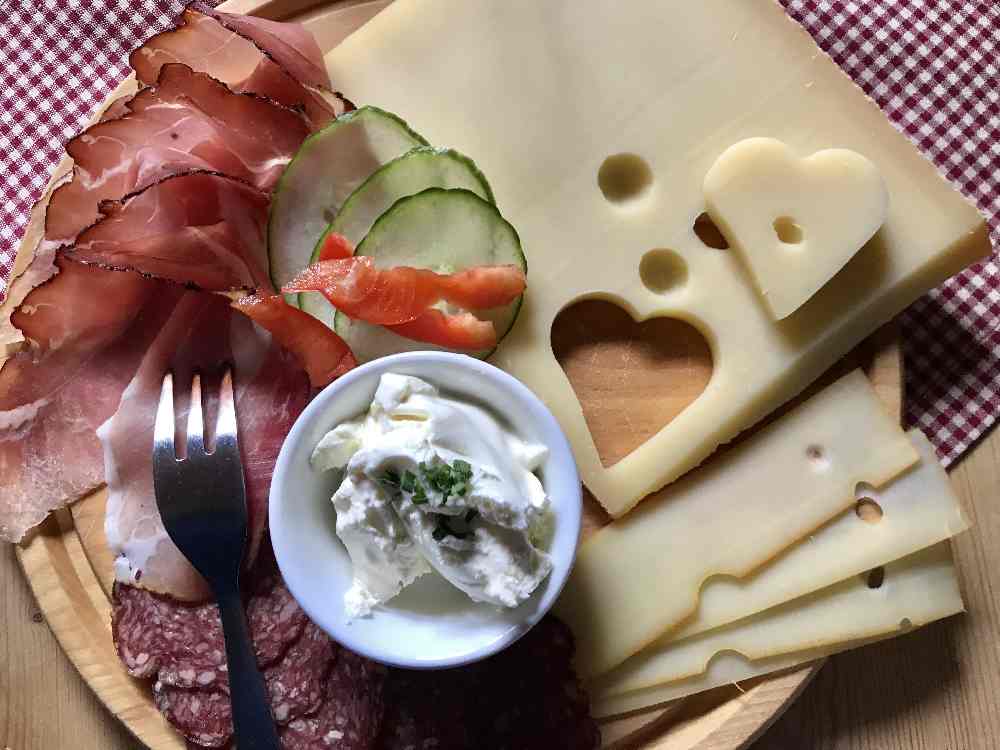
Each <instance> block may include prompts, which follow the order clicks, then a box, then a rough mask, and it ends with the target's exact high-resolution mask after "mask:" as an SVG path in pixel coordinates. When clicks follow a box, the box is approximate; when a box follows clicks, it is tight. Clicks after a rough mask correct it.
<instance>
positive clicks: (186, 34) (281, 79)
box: [129, 3, 352, 129]
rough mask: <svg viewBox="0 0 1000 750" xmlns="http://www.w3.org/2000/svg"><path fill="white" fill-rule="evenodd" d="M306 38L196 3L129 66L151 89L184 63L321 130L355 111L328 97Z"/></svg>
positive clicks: (291, 28)
mask: <svg viewBox="0 0 1000 750" xmlns="http://www.w3.org/2000/svg"><path fill="white" fill-rule="evenodd" d="M307 36H309V34H308V32H306V31H305V29H302V28H301V27H300V26H297V25H296V24H276V23H271V22H266V21H261V20H260V19H245V18H242V17H239V16H231V15H229V14H225V13H219V12H217V11H215V10H214V9H212V8H211V7H209V6H206V5H204V4H201V3H195V4H193V5H191V6H189V7H188V8H186V9H185V10H184V13H183V16H182V18H181V21H180V24H179V25H178V26H177V28H175V29H172V30H170V31H166V32H164V33H162V34H157V35H156V36H154V37H153V38H151V39H150V40H148V41H147V42H146V43H145V44H143V45H142V46H141V47H139V48H138V49H137V50H135V51H134V52H133V53H132V55H131V57H130V58H129V62H130V64H131V65H132V68H133V69H134V70H135V72H136V76H137V78H138V79H139V81H140V82H142V83H145V84H147V85H152V84H153V83H154V82H155V81H156V79H157V77H158V76H159V73H160V68H161V67H163V66H164V65H166V64H169V63H184V64H185V65H188V66H189V67H191V68H193V69H194V70H197V71H199V72H203V73H208V74H209V75H210V76H212V77H213V78H217V79H218V80H220V81H222V82H224V83H225V84H227V85H228V86H229V87H230V88H231V89H232V90H233V91H242V92H250V93H255V94H260V95H261V96H266V97H267V98H269V99H273V100H274V101H276V102H279V103H281V104H284V105H286V106H290V107H301V108H303V110H304V111H305V113H306V116H307V117H308V119H309V122H310V124H311V125H312V127H313V128H314V129H318V128H320V127H322V126H323V125H325V124H327V123H328V122H330V120H332V119H333V118H335V117H337V116H338V115H340V114H342V113H343V112H345V111H347V110H348V109H350V108H352V106H351V105H350V104H349V103H348V102H346V101H345V100H344V99H343V98H342V97H340V96H339V95H335V94H331V93H330V92H329V88H330V81H329V78H328V77H327V75H326V71H325V69H324V68H323V66H322V62H321V60H320V59H319V58H318V56H317V55H316V53H317V52H318V49H315V47H316V42H315V40H312V39H311V37H310V41H309V42H308V43H304V41H303V40H304V39H305V38H306V37H307ZM297 46H302V48H301V49H297ZM297 76H302V78H298V77H297Z"/></svg>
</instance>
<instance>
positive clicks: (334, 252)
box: [319, 232, 354, 260]
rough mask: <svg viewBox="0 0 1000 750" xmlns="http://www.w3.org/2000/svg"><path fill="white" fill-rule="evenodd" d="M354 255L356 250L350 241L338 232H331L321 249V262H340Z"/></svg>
mask: <svg viewBox="0 0 1000 750" xmlns="http://www.w3.org/2000/svg"><path fill="white" fill-rule="evenodd" d="M353 255H354V248H353V247H352V246H351V243H350V242H349V241H348V239H347V238H346V237H345V236H344V235H342V234H337V233H336V232H330V233H329V234H328V235H327V236H326V239H324V240H323V245H322V246H321V247H320V249H319V259H320V260H339V259H341V258H350V257H351V256H353Z"/></svg>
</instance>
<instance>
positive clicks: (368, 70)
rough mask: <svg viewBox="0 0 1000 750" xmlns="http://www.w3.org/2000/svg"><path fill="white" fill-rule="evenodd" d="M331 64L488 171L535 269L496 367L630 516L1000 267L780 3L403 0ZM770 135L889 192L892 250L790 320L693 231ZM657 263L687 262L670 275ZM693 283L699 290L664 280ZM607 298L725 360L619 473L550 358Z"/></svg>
mask: <svg viewBox="0 0 1000 750" xmlns="http://www.w3.org/2000/svg"><path fill="white" fill-rule="evenodd" d="M326 62H327V65H328V67H329V69H330V74H331V76H332V80H333V81H334V82H335V83H336V85H337V87H338V88H339V89H340V90H342V91H344V92H345V93H346V94H347V95H348V96H349V97H350V98H351V99H352V100H353V101H355V102H357V103H358V104H376V105H378V106H381V107H384V108H386V109H389V110H392V111H394V112H397V113H399V114H400V115H401V116H402V117H403V118H405V119H406V120H407V121H408V122H409V124H410V125H411V126H412V127H413V128H414V129H416V130H417V132H419V133H421V134H422V135H424V136H425V137H426V138H427V139H428V140H430V142H431V143H437V144H447V145H448V146H450V147H454V148H457V149H459V150H461V151H462V152H464V153H466V154H469V155H470V156H472V157H473V158H474V159H476V161H477V163H478V164H479V166H480V167H481V168H482V170H483V172H484V173H485V174H486V175H487V176H488V178H489V180H490V182H491V184H492V186H493V188H494V192H495V194H496V198H497V205H498V206H499V207H500V209H501V210H502V211H503V213H504V215H505V216H506V217H507V219H509V220H510V221H511V223H512V224H513V225H514V226H515V227H517V230H518V232H519V234H520V236H521V240H522V242H523V245H524V249H525V253H526V254H527V256H528V262H529V266H530V271H529V274H528V285H529V291H528V293H527V295H525V303H524V307H523V309H522V312H521V316H520V319H519V320H518V322H517V325H515V326H514V329H513V331H512V332H511V333H510V334H509V335H508V336H507V338H506V339H505V340H504V342H503V344H502V346H501V347H500V349H499V351H498V352H497V353H496V354H495V355H494V358H493V360H492V361H493V362H495V363H496V364H497V365H499V366H500V367H502V368H504V369H506V370H507V371H508V372H510V373H512V374H513V375H515V376H517V377H518V378H520V379H521V380H523V381H524V382H525V383H527V384H528V386H529V387H530V388H531V389H532V390H533V391H535V393H537V394H538V395H539V396H540V397H541V398H542V399H543V400H544V401H545V402H546V403H547V404H548V406H549V407H550V408H551V409H552V411H553V412H554V413H555V415H556V417H557V418H558V419H559V421H560V423H561V425H562V427H563V429H564V430H565V431H566V433H567V435H568V437H569V440H570V442H571V443H572V445H573V450H574V454H575V457H576V460H577V463H578V464H579V466H580V473H581V476H582V478H583V480H584V482H585V483H586V484H587V486H588V488H589V489H590V490H591V491H592V492H593V494H594V495H595V496H596V497H597V498H598V499H599V500H600V501H601V503H602V504H603V505H604V506H605V508H607V509H608V511H609V512H610V513H611V514H612V515H614V516H620V515H622V514H623V513H625V512H626V511H628V510H629V508H631V507H632V506H633V505H635V503H637V502H638V501H639V500H640V499H641V498H642V497H643V496H645V495H646V494H648V493H650V492H652V491H654V490H657V489H659V488H660V487H662V486H663V485H664V484H665V483H667V482H669V481H671V480H673V479H676V478H677V477H679V476H680V475H681V474H683V473H684V472H685V471H687V470H688V469H691V468H693V467H694V466H696V465H697V464H698V463H700V462H701V461H702V460H703V459H705V458H706V457H707V456H708V455H709V454H711V453H712V451H714V450H715V448H716V447H717V446H718V445H719V444H720V443H723V442H726V441H728V440H730V439H731V438H732V437H733V436H735V435H736V434H737V433H739V432H740V431H742V430H743V429H745V428H747V427H749V426H750V425H752V424H754V423H755V422H757V421H758V420H760V419H761V418H762V417H764V416H765V415H767V414H768V413H770V412H771V411H773V410H774V409H775V408H777V407H778V406H780V405H781V404H782V403H784V402H785V401H787V400H788V399H789V398H791V397H792V396H794V395H795V394H796V393H798V392H799V391H801V390H802V389H803V388H804V387H805V386H806V385H808V384H809V383H810V382H811V381H812V380H814V379H815V378H816V377H817V376H818V375H819V374H820V373H822V372H823V371H824V370H826V369H827V368H828V367H829V366H830V365H831V364H833V363H834V362H835V361H836V360H838V359H839V358H840V357H841V356H843V355H844V354H845V353H846V352H848V351H849V350H850V349H851V348H852V347H853V346H854V345H855V344H857V343H858V342H859V341H861V339H863V338H864V337H865V336H866V335H868V334H869V333H871V332H872V331H874V330H875V329H876V328H878V327H879V326H880V325H882V324H883V323H884V322H886V321H887V320H889V319H890V318H891V317H893V316H894V315H895V314H896V313H898V312H899V311H901V310H902V309H903V308H905V307H906V306H907V305H908V304H909V303H910V302H912V301H913V300H914V299H916V298H917V297H918V296H919V295H920V294H921V293H922V292H924V291H925V290H927V289H929V288H931V287H933V286H935V285H937V284H938V283H940V282H941V281H942V280H944V279H945V278H947V277H948V276H951V275H952V274H954V273H955V272H956V271H958V270H959V269H960V268H962V267H964V266H966V265H968V264H969V263H971V262H973V261H975V260H978V259H980V258H982V257H984V256H985V255H986V254H987V253H988V252H989V243H988V239H987V233H986V227H985V223H984V222H983V220H982V218H981V217H980V216H979V215H978V214H977V213H976V211H975V210H974V209H973V208H972V206H970V205H969V204H968V203H966V202H965V201H964V200H963V199H962V197H961V196H960V195H958V194H957V193H956V192H954V191H953V190H952V189H951V188H950V187H949V186H948V185H947V184H946V183H945V182H944V181H943V180H942V179H941V178H940V177H939V176H938V175H937V173H936V172H935V171H934V168H933V167H932V165H930V164H929V163H928V162H926V161H925V160H924V159H923V158H922V157H921V156H920V155H919V154H918V153H917V151H916V150H915V149H914V147H913V146H912V145H911V144H910V143H909V142H908V141H906V139H905V138H904V137H903V136H902V135H900V134H899V133H897V132H896V131H895V130H894V129H893V128H892V126H891V125H890V124H889V122H888V121H887V120H886V119H885V117H884V116H883V115H882V113H881V112H879V110H878V108H877V107H876V106H875V105H874V103H872V102H871V101H869V100H868V99H866V98H865V96H864V95H863V94H862V92H861V91H859V90H858V89H857V88H856V87H855V86H854V84H853V83H852V82H851V81H850V80H849V79H848V78H847V77H846V76H845V75H844V74H843V73H842V72H841V71H840V70H839V69H838V68H837V67H836V66H835V65H834V64H833V62H831V61H830V60H829V59H828V58H827V57H825V56H824V55H822V54H821V53H820V51H819V50H818V49H817V48H816V46H815V44H814V43H813V41H812V39H810V37H809V36H808V34H806V32H805V31H803V30H802V29H801V28H799V27H798V26H796V25H795V24H794V22H792V21H791V20H789V19H788V18H787V17H786V16H785V13H784V11H783V10H782V9H781V7H780V6H778V5H777V4H776V3H775V2H774V1H773V0H699V1H698V2H691V1H690V0H633V2H629V3H626V4H623V3H621V2H617V1H616V0H591V1H590V2H588V3H586V6H585V7H581V4H580V3H579V2H570V0H546V1H545V2H537V1H536V0H508V1H507V2H498V1H496V0H398V2H395V3H393V4H392V5H390V6H389V7H388V8H387V9H386V10H384V11H382V12H381V13H379V15H377V16H376V17H375V18H374V19H373V20H372V21H370V22H369V23H368V24H366V25H365V26H363V27H362V28H361V29H360V30H358V31H357V32H355V33H354V34H353V35H351V36H350V37H349V38H348V39H346V40H345V41H344V42H343V43H342V44H341V45H339V46H338V47H336V48H335V49H333V50H332V51H331V52H330V54H329V55H327V58H326ZM751 137H770V138H776V139H778V140H781V141H783V142H784V143H786V144H788V146H789V147H790V148H791V149H792V150H793V151H794V152H795V153H796V154H799V155H808V154H812V153H814V152H816V151H820V150H823V149H828V148H845V149H850V150H852V151H856V152H858V153H860V154H864V155H865V156H866V157H867V158H869V159H871V161H872V162H873V163H874V164H875V166H876V167H877V168H878V170H879V172H880V174H881V175H882V178H883V179H884V180H885V184H886V188H887V190H888V193H889V200H890V206H889V214H888V217H887V218H886V221H885V223H884V224H883V226H882V228H881V230H880V231H879V232H878V233H877V234H876V235H875V237H874V238H873V239H872V241H871V242H869V243H868V244H867V245H866V246H865V247H864V249H863V250H861V252H859V253H858V254H857V255H856V256H855V257H854V259H853V260H852V261H851V262H849V263H848V264H847V266H845V267H844V268H843V269H842V270H841V272H840V273H838V274H837V276H836V277H835V278H834V279H832V280H831V281H830V282H829V283H827V284H826V285H825V286H824V287H823V288H822V289H821V290H820V291H819V292H818V293H817V294H815V295H813V297H812V298H811V299H810V300H809V301H808V302H807V303H806V304H804V305H803V306H802V307H801V308H799V309H798V310H797V311H796V312H795V313H794V314H793V315H790V316H789V317H787V318H785V319H784V320H781V321H775V320H774V319H773V318H772V317H771V314H770V312H769V311H768V310H767V309H766V307H765V306H764V305H763V304H762V302H761V299H760V297H759V295H758V294H757V292H756V290H755V289H754V287H753V284H752V283H750V281H749V279H748V278H747V275H746V273H745V271H744V269H743V267H742V264H741V263H740V261H739V258H737V257H736V256H735V254H733V253H732V252H731V251H725V250H716V249H713V248H709V247H706V246H705V245H704V244H702V242H701V241H700V240H699V239H698V236H697V235H696V234H695V232H694V231H693V225H694V222H695V219H696V218H697V217H698V216H699V215H700V214H701V213H702V212H704V211H705V204H704V196H703V194H702V185H703V182H704V180H705V175H706V174H707V173H708V171H709V169H710V168H711V166H712V164H713V163H715V161H716V159H718V157H719V155H720V154H722V153H723V152H724V151H725V150H726V149H727V148H729V147H730V146H732V145H734V144H736V143H738V142H740V141H742V140H745V139H747V138H751ZM618 154H633V155H634V156H635V157H636V158H635V159H629V158H624V159H619V160H617V161H615V162H614V164H616V165H618V166H620V167H621V168H624V169H626V170H627V169H629V166H628V165H629V164H634V165H635V167H633V169H634V170H635V172H636V173H635V174H634V175H633V176H634V178H635V179H618V180H616V181H615V184H614V185H613V186H611V187H614V188H618V189H609V186H608V185H605V190H606V191H607V192H608V195H609V196H610V199H609V198H606V197H605V195H604V192H603V191H602V190H601V185H600V184H599V180H598V174H599V172H601V167H602V164H603V163H604V162H605V160H606V159H608V158H609V157H611V156H613V155H618ZM642 165H645V167H647V168H648V174H646V173H645V170H643V169H640V167H641V166H642ZM607 171H608V170H606V172H607ZM610 171H611V172H612V173H614V172H615V170H614V169H612V170H610ZM619 176H620V175H619ZM654 249H667V250H672V251H673V253H674V255H671V254H663V253H660V254H659V255H658V256H652V258H653V260H652V265H653V266H654V267H653V268H650V267H649V266H648V265H647V270H648V271H650V276H649V278H653V279H655V280H657V282H658V283H656V284H651V285H650V287H646V286H645V285H644V284H643V281H642V278H641V275H640V273H639V266H640V263H641V262H642V259H643V257H644V256H645V255H646V254H647V253H649V252H650V251H651V250H654ZM657 257H659V258H676V263H674V264H673V265H672V266H671V267H668V268H664V269H662V271H663V273H659V272H657V269H656V268H655V265H656V258H657ZM672 273H675V274H676V275H677V279H678V281H677V283H675V284H663V283H659V282H662V281H663V277H664V276H665V275H669V274H672ZM586 297H601V298H604V299H608V300H610V301H612V302H616V303H618V304H620V305H622V306H623V307H624V309H626V310H627V311H628V312H629V313H630V314H631V315H632V316H633V317H635V318H636V319H637V320H645V319H648V318H652V317H656V316H671V317H675V318H681V319H683V320H685V321H687V322H690V323H691V324H692V325H694V326H695V327H696V328H697V329H698V330H699V331H701V332H702V333H703V334H704V336H705V337H706V339H707V340H708V343H709V345H710V346H711V349H712V354H713V359H714V364H715V368H714V372H713V374H712V379H711V382H710V383H709V384H708V387H707V388H706V389H705V391H704V392H703V393H702V394H701V395H700V396H699V397H698V398H697V399H696V400H695V401H694V402H693V403H692V404H691V405H690V406H688V407H687V408H686V409H685V410H684V412H682V413H681V414H680V415H679V416H678V417H677V418H676V419H674V420H673V421H671V422H670V423H669V424H668V425H667V426H666V427H664V428H663V429H661V430H660V431H659V432H658V433H657V434H655V435H654V436H653V437H651V438H650V439H649V440H647V441H646V442H645V443H644V444H643V445H641V446H640V447H639V448H637V449H636V450H635V451H633V452H632V453H631V454H629V455H628V456H626V457H625V458H623V459H622V460H621V461H619V462H618V463H616V464H615V465H614V466H611V467H610V468H604V467H603V466H602V465H601V461H600V459H599V457H598V453H597V449H596V447H595V445H594V441H593V439H592V437H591V435H590V432H589V431H588V429H587V424H586V421H585V420H584V417H583V412H582V410H581V408H580V403H579V401H578V399H577V398H576V396H575V394H574V393H573V388H572V386H571V385H570V382H569V380H568V378H567V377H566V375H565V374H564V373H563V371H562V369H561V368H560V367H559V364H558V363H557V362H556V360H555V357H554V356H553V354H552V351H551V347H550V346H549V333H550V329H551V326H552V321H553V319H554V318H555V316H556V315H557V314H558V313H559V311H560V310H562V309H563V308H565V307H566V306H567V305H569V304H571V303H572V302H574V301H576V300H579V299H582V298H586Z"/></svg>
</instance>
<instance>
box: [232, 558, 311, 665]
mask: <svg viewBox="0 0 1000 750" xmlns="http://www.w3.org/2000/svg"><path fill="white" fill-rule="evenodd" d="M308 621H309V618H308V617H306V613H305V612H303V611H302V608H301V607H300V606H299V604H298V602H296V601H295V599H294V598H293V597H292V594H291V592H290V591H289V590H288V589H287V588H286V587H285V583H284V581H282V580H281V577H280V576H277V575H274V576H268V577H266V578H264V579H262V580H261V582H260V583H259V584H258V585H257V586H256V587H255V590H254V593H253V596H251V597H250V601H249V603H248V604H247V622H248V623H249V625H250V634H251V635H252V637H253V646H254V651H255V652H256V653H257V664H259V665H260V666H261V667H268V666H270V665H272V664H274V663H275V662H276V661H278V659H280V658H281V657H282V656H284V654H285V651H287V650H288V648H289V646H290V645H291V644H293V643H295V642H296V641H297V640H298V639H299V637H300V636H301V635H302V629H303V628H304V627H305V625H306V623H307V622H308Z"/></svg>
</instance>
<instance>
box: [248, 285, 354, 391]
mask: <svg viewBox="0 0 1000 750" xmlns="http://www.w3.org/2000/svg"><path fill="white" fill-rule="evenodd" d="M233 307H234V308H236V309H237V310H239V311H240V312H241V313H243V314H244V315H246V316H248V317H249V318H250V319H252V320H253V321H254V322H256V323H257V324H259V325H261V326H263V327H264V328H266V329H267V330H268V331H270V332H271V333H272V334H273V335H274V337H275V339H277V340H278V342H279V343H280V344H281V345H282V346H283V347H284V348H285V349H287V350H288V351H290V352H292V353H293V354H295V355H296V356H297V357H298V359H299V362H301V363H302V366H303V368H304V369H305V371H306V372H307V373H308V374H309V381H310V382H311V383H312V386H313V388H323V387H325V386H327V385H329V384H330V383H331V382H333V381H334V380H336V379H337V378H339V377H340V376H341V375H343V374H344V373H345V372H347V371H348V370H352V369H354V368H355V367H357V364H358V363H357V360H356V359H354V355H353V354H352V353H351V350H350V348H349V347H348V346H347V343H346V342H345V341H344V340H343V339H342V338H340V336H338V335H337V334H336V333H335V332H334V331H333V330H332V329H330V328H329V327H327V326H326V325H324V324H323V323H321V322H320V321H318V320H317V319H316V318H314V317H313V316H312V315H309V314H308V313H305V312H302V310H299V309H298V308H296V307H292V306H291V305H289V304H288V303H287V302H285V298H284V297H282V296H281V295H280V294H272V295H269V296H264V297H262V296H260V295H253V296H249V297H243V298H241V299H239V300H237V301H236V302H234V303H233Z"/></svg>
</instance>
